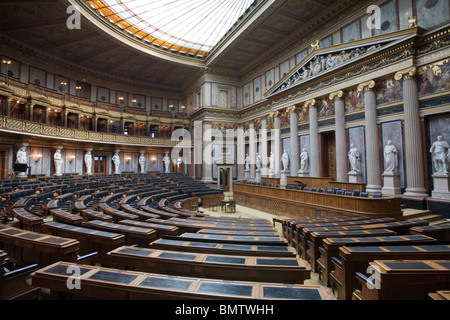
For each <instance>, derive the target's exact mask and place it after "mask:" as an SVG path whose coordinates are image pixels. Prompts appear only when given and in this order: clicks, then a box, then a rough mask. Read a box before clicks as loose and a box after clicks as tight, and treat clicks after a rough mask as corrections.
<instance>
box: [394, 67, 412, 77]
mask: <svg viewBox="0 0 450 320" xmlns="http://www.w3.org/2000/svg"><path fill="white" fill-rule="evenodd" d="M416 73H417V68H416V67H411V68H408V69H405V70H402V71H399V72H397V73H396V74H395V76H394V78H395V80H402V79H403V80H408V79H411V78H413V77H414V76H415V75H416Z"/></svg>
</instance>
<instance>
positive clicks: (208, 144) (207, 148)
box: [202, 122, 213, 183]
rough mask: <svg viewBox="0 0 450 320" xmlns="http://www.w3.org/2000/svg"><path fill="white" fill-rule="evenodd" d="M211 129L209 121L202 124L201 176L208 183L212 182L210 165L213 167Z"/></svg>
mask: <svg viewBox="0 0 450 320" xmlns="http://www.w3.org/2000/svg"><path fill="white" fill-rule="evenodd" d="M211 138H212V131H211V123H207V122H206V123H204V124H203V156H204V159H203V176H202V181H203V182H206V183H209V182H213V179H212V167H213V158H212V141H211Z"/></svg>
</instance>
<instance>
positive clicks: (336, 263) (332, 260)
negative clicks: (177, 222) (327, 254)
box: [331, 257, 342, 268]
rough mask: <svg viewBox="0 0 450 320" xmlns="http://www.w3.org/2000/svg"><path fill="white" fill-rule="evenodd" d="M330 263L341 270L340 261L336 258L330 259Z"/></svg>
mask: <svg viewBox="0 0 450 320" xmlns="http://www.w3.org/2000/svg"><path fill="white" fill-rule="evenodd" d="M331 262H333V264H335V265H336V266H338V267H339V268H342V260H341V259H339V258H338V257H331Z"/></svg>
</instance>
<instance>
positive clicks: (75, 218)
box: [50, 209, 83, 224]
mask: <svg viewBox="0 0 450 320" xmlns="http://www.w3.org/2000/svg"><path fill="white" fill-rule="evenodd" d="M50 213H51V214H52V216H53V221H56V222H63V223H69V224H81V223H82V222H83V218H82V217H81V216H79V215H77V214H73V213H69V212H67V211H65V210H62V209H52V210H50Z"/></svg>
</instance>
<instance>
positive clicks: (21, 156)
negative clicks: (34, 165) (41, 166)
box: [16, 147, 28, 163]
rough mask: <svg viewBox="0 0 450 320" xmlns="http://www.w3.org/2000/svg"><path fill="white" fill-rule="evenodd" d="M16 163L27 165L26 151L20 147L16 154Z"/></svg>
mask: <svg viewBox="0 0 450 320" xmlns="http://www.w3.org/2000/svg"><path fill="white" fill-rule="evenodd" d="M16 163H28V156H27V149H26V147H21V148H20V149H19V150H18V151H17V154H16Z"/></svg>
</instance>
